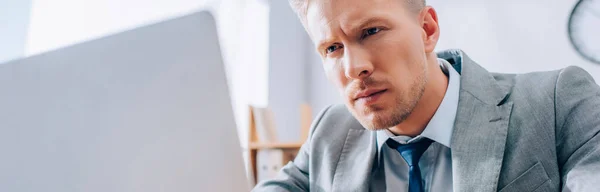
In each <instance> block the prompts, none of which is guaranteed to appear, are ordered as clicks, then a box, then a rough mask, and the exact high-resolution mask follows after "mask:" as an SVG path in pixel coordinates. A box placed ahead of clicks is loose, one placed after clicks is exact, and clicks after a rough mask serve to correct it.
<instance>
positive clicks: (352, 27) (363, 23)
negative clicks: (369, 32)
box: [347, 17, 385, 32]
mask: <svg viewBox="0 0 600 192" xmlns="http://www.w3.org/2000/svg"><path fill="white" fill-rule="evenodd" d="M384 20H385V19H384V18H382V17H368V18H363V19H361V20H358V21H357V22H354V23H351V24H349V25H348V28H347V29H348V30H349V31H351V32H357V31H361V30H363V29H364V28H365V27H367V26H369V25H372V24H373V23H380V22H383V21H384Z"/></svg>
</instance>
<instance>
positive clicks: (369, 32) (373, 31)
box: [362, 27, 381, 38]
mask: <svg viewBox="0 0 600 192" xmlns="http://www.w3.org/2000/svg"><path fill="white" fill-rule="evenodd" d="M379 31H381V29H380V28H377V27H373V28H368V29H367V30H365V32H364V33H363V35H362V38H365V37H368V36H371V35H375V34H376V33H378V32H379Z"/></svg>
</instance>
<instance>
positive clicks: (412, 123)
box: [389, 57, 448, 137]
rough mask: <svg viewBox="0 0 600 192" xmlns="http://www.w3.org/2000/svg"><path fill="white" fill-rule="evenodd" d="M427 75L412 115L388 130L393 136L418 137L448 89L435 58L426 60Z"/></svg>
mask: <svg viewBox="0 0 600 192" xmlns="http://www.w3.org/2000/svg"><path fill="white" fill-rule="evenodd" d="M427 73H428V74H427V76H428V80H427V83H426V85H425V90H424V92H423V95H422V96H421V99H420V100H419V101H418V103H417V105H416V106H415V108H414V109H413V111H412V113H411V114H410V115H409V116H408V117H407V118H406V119H405V120H404V121H403V122H402V123H400V124H398V125H396V126H394V127H391V128H389V130H390V132H392V133H394V135H404V136H411V137H415V136H417V135H420V134H421V133H422V132H423V130H425V127H426V126H427V124H428V123H429V121H430V120H431V118H433V115H434V114H435V112H436V111H437V109H438V107H439V106H440V104H441V103H442V100H443V99H444V95H445V94H446V90H447V89H448V76H446V75H445V74H444V72H443V71H442V69H441V68H440V64H439V62H438V60H437V57H434V58H432V59H431V58H430V59H428V71H427Z"/></svg>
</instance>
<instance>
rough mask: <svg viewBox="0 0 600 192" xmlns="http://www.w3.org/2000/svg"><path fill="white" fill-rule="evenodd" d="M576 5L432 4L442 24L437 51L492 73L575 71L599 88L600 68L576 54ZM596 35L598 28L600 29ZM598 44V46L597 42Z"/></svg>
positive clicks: (569, 0)
mask: <svg viewBox="0 0 600 192" xmlns="http://www.w3.org/2000/svg"><path fill="white" fill-rule="evenodd" d="M576 2H577V0H543V1H542V0H526V1H523V0H505V1H492V0H483V1H482V0H456V1H445V0H429V1H428V3H429V4H431V5H432V6H434V7H435V8H436V9H437V11H438V13H439V18H440V26H441V31H442V33H441V40H440V42H439V43H438V50H443V49H448V48H461V49H463V50H464V51H466V52H467V54H468V55H469V56H470V57H471V58H472V59H474V60H475V61H477V62H479V64H481V65H482V66H483V67H485V68H486V69H488V70H489V71H494V72H508V73H525V72H531V71H540V70H554V69H559V68H564V67H567V66H569V65H577V66H580V67H582V68H584V69H585V70H587V71H588V72H590V73H591V74H592V75H593V76H594V77H595V79H596V81H597V82H598V80H599V79H600V65H598V64H593V63H591V62H588V61H586V60H584V59H583V58H582V57H580V56H579V55H578V54H577V53H576V51H575V49H573V48H572V46H571V44H570V42H569V39H568V34H567V22H568V19H569V15H570V12H571V10H572V8H573V7H574V5H575V3H576ZM588 27H590V28H591V27H593V28H596V29H595V30H596V31H598V30H599V29H598V28H600V23H599V24H598V25H596V26H588ZM598 43H600V42H598Z"/></svg>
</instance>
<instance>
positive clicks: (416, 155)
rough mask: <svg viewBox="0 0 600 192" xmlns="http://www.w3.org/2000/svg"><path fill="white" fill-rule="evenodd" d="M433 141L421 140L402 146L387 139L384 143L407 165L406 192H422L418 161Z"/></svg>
mask: <svg viewBox="0 0 600 192" xmlns="http://www.w3.org/2000/svg"><path fill="white" fill-rule="evenodd" d="M432 142H433V141H432V140H430V139H427V138H423V139H421V140H420V141H418V142H416V143H410V144H405V145H402V144H400V143H398V142H396V141H394V140H393V139H391V138H390V139H388V140H387V141H386V143H387V144H388V146H390V147H391V148H394V149H396V150H397V151H398V152H400V155H401V156H402V158H403V159H404V161H406V163H407V164H408V168H409V169H408V192H424V189H423V182H422V179H421V169H420V168H419V159H421V156H422V155H423V153H424V152H425V150H427V148H429V145H431V143H432Z"/></svg>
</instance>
